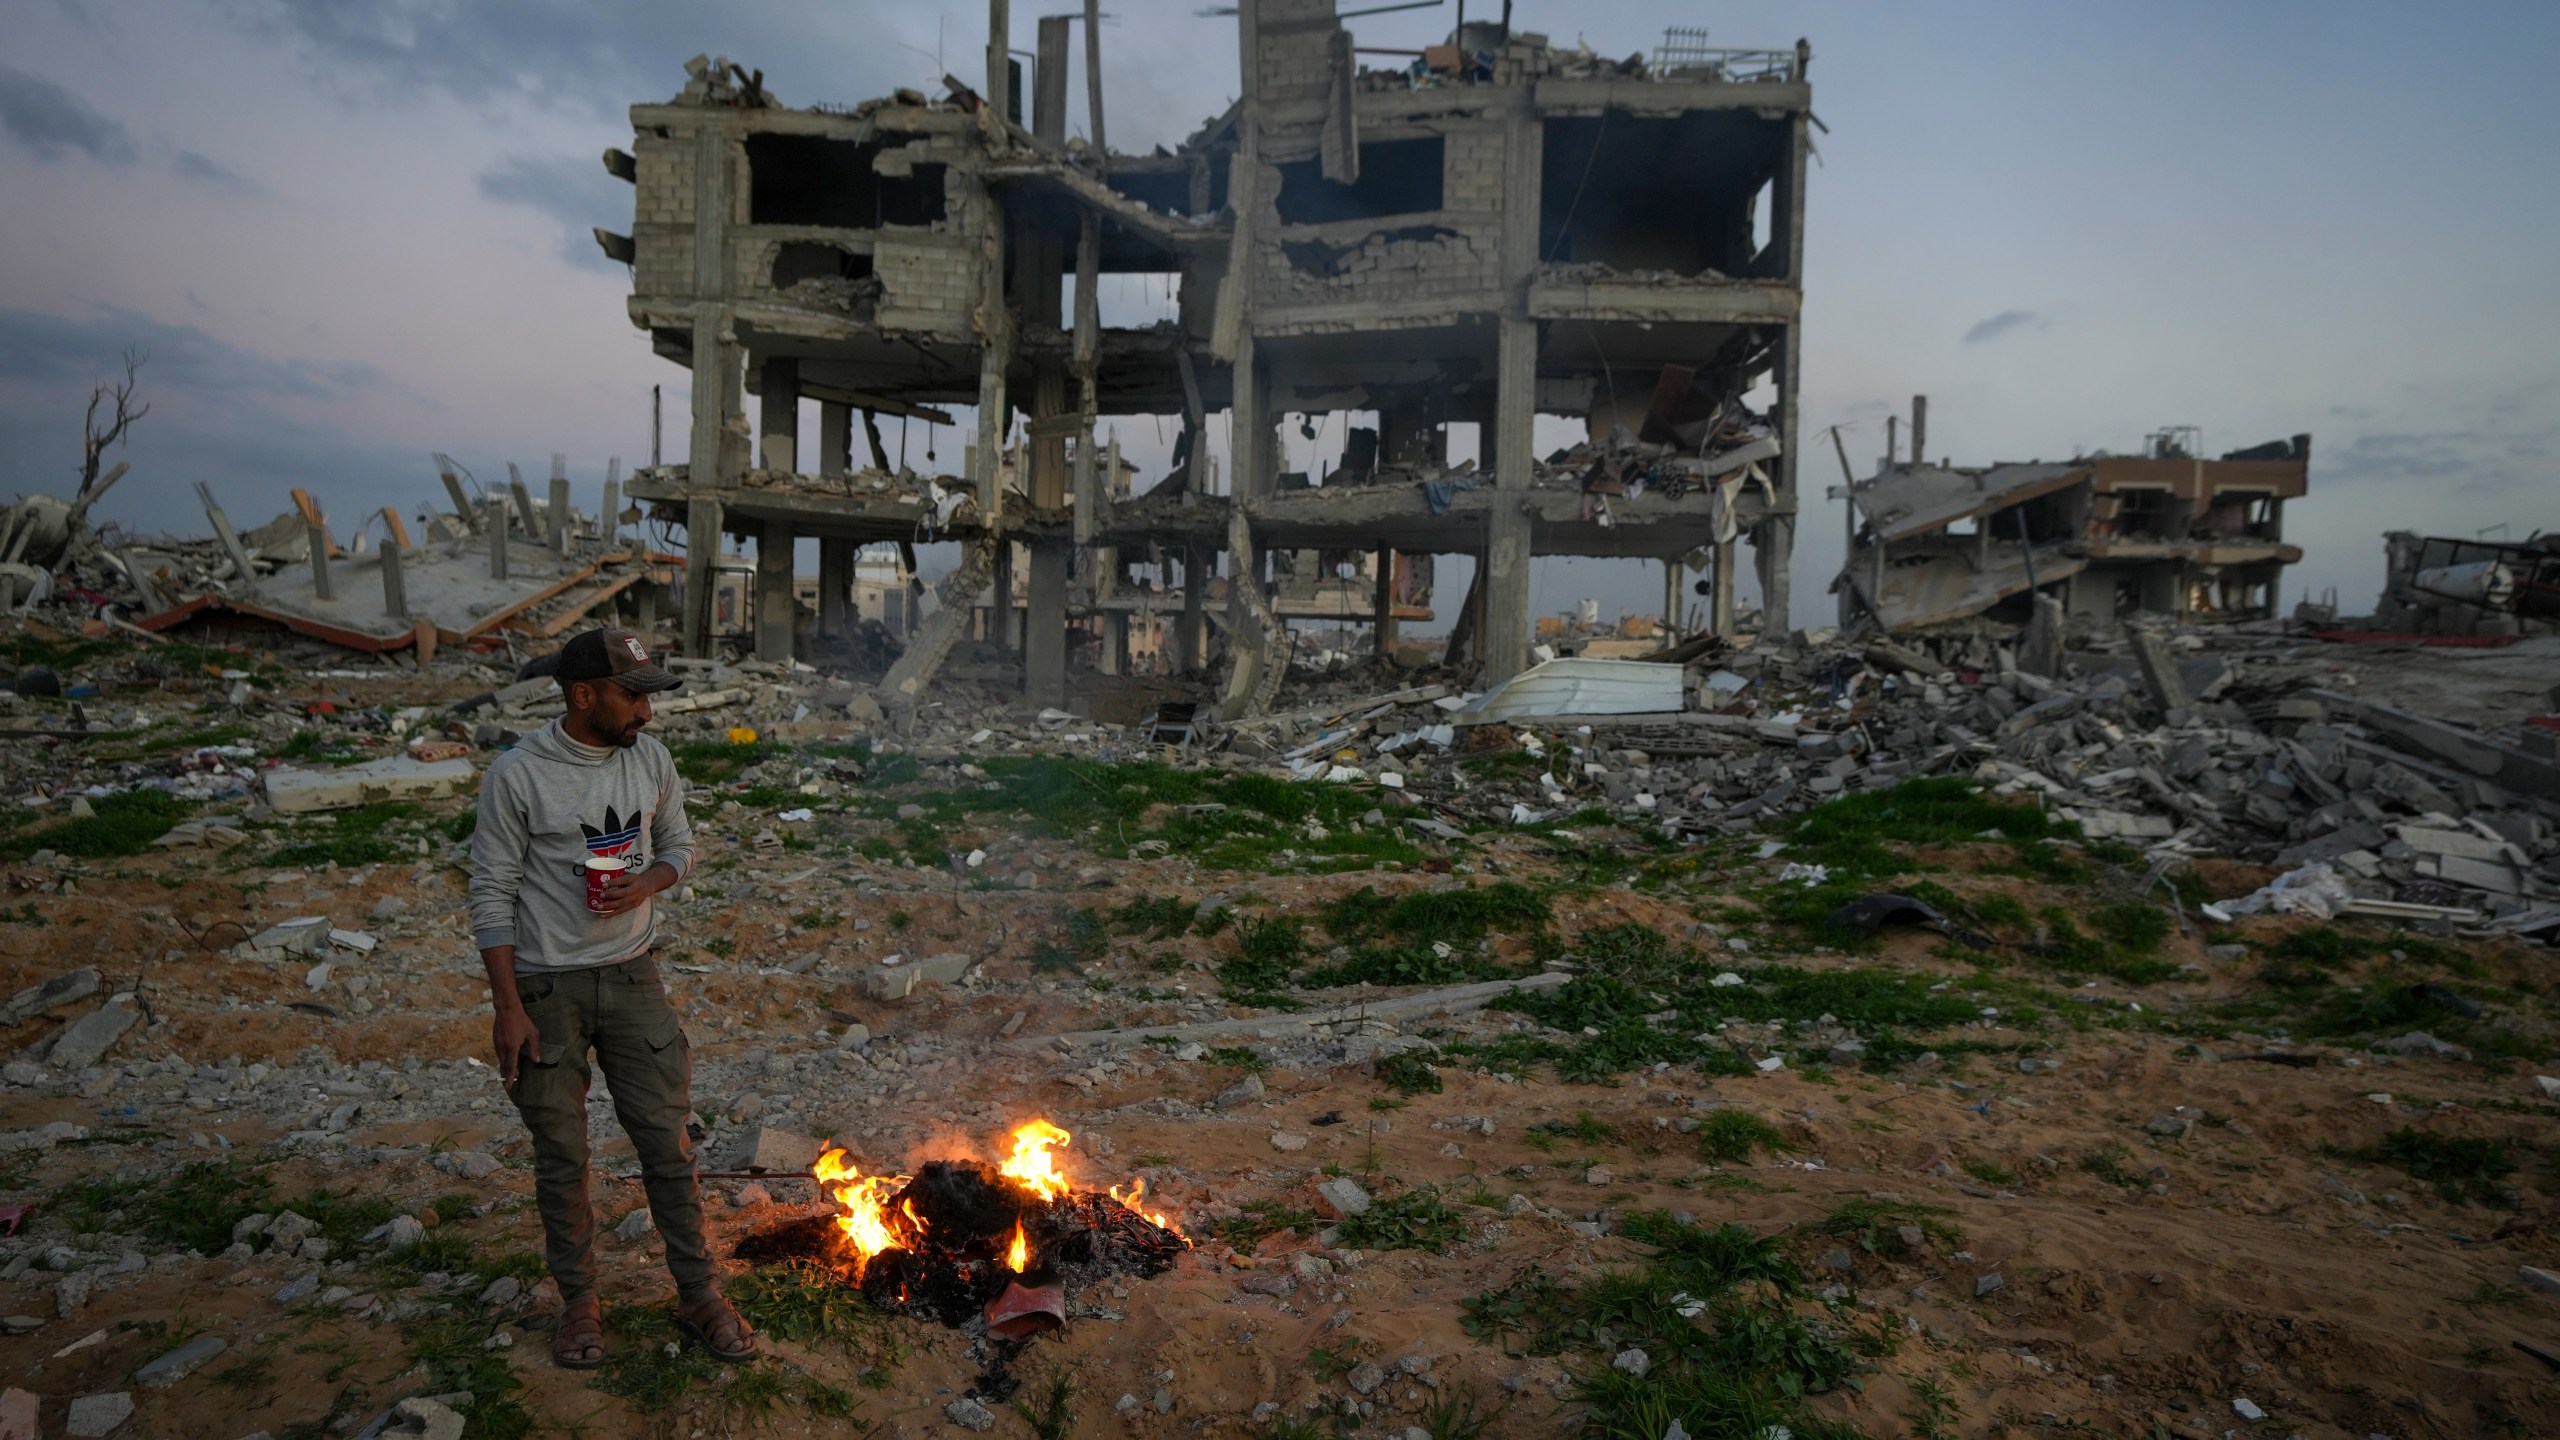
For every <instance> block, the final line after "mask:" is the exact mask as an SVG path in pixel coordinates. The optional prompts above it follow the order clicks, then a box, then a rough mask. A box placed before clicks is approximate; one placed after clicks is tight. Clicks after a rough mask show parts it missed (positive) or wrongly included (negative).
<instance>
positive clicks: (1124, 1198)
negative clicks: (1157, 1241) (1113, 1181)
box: [1111, 1175, 1182, 1237]
mask: <svg viewBox="0 0 2560 1440" xmlns="http://www.w3.org/2000/svg"><path fill="white" fill-rule="evenodd" d="M1111 1198H1112V1199H1114V1200H1117V1201H1119V1202H1120V1203H1121V1204H1123V1205H1126V1206H1128V1207H1129V1208H1130V1209H1132V1210H1136V1211H1137V1212H1138V1213H1139V1214H1141V1215H1144V1216H1146V1217H1147V1221H1148V1223H1149V1224H1152V1225H1154V1226H1155V1227H1156V1228H1157V1229H1160V1230H1169V1231H1171V1232H1172V1233H1173V1234H1174V1235H1175V1236H1177V1237H1180V1236H1181V1235H1182V1231H1181V1229H1180V1227H1178V1226H1176V1225H1175V1224H1174V1223H1173V1220H1172V1218H1171V1217H1170V1216H1165V1215H1159V1214H1157V1213H1156V1212H1154V1211H1152V1210H1147V1209H1142V1208H1140V1206H1139V1204H1138V1202H1139V1201H1141V1200H1144V1199H1146V1198H1147V1177H1145V1176H1144V1175H1141V1176H1139V1177H1138V1178H1136V1179H1134V1180H1132V1181H1130V1182H1129V1193H1128V1194H1126V1195H1123V1194H1121V1193H1120V1187H1119V1186H1117V1185H1114V1186H1112V1187H1111Z"/></svg>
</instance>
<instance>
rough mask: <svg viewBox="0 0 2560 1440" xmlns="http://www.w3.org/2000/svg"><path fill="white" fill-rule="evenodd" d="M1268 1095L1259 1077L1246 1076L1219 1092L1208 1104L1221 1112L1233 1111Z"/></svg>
mask: <svg viewBox="0 0 2560 1440" xmlns="http://www.w3.org/2000/svg"><path fill="white" fill-rule="evenodd" d="M1269 1093H1270V1091H1269V1090H1267V1089H1265V1088H1264V1086H1263V1084H1262V1077H1261V1076H1259V1075H1254V1074H1247V1075H1246V1076H1245V1077H1244V1078H1243V1079H1242V1080H1239V1081H1237V1082H1236V1083H1234V1084H1233V1085H1230V1086H1228V1087H1227V1088H1226V1089H1224V1090H1221V1091H1219V1092H1218V1098H1217V1099H1215V1100H1213V1101H1211V1102H1209V1103H1211V1104H1213V1105H1215V1106H1217V1107H1218V1108H1219V1109H1221V1110H1233V1109H1235V1108H1236V1107H1237V1106H1239V1105H1250V1104H1252V1103H1253V1102H1254V1101H1256V1100H1259V1099H1261V1098H1262V1097H1263V1096H1265V1095H1267V1094H1269Z"/></svg>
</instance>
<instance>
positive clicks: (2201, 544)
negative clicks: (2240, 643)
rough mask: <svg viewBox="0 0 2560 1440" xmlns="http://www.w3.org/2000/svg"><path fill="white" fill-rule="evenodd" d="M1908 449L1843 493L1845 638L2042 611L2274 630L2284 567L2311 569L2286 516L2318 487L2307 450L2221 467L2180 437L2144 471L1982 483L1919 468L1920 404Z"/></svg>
mask: <svg viewBox="0 0 2560 1440" xmlns="http://www.w3.org/2000/svg"><path fill="white" fill-rule="evenodd" d="M1896 433H1897V432H1896V431H1895V430H1892V429H1888V431H1887V437H1888V438H1887V442H1886V444H1887V453H1886V455H1885V457H1884V460H1883V463H1882V464H1881V465H1880V466H1879V467H1878V468H1877V471H1876V473H1875V475H1874V476H1872V477H1871V478H1869V479H1867V480H1865V481H1861V482H1858V483H1855V484H1852V485H1850V486H1848V487H1846V490H1845V498H1846V499H1847V500H1848V502H1849V505H1848V510H1847V517H1848V527H1849V534H1848V559H1847V561H1846V563H1845V564H1844V565H1843V566H1842V567H1841V572H1840V576H1839V579H1838V580H1837V581H1836V582H1835V583H1834V585H1833V590H1834V592H1835V593H1836V594H1837V595H1838V596H1839V600H1840V622H1841V624H1842V625H1843V626H1844V627H1847V626H1852V625H1860V624H1864V625H1868V626H1872V627H1874V628H1877V629H1881V630H1883V631H1886V632H1888V633H1893V634H1910V633H1925V632H1928V631H1931V630H1933V629H1938V628H1943V627H1948V626H1957V627H1962V626H1966V625H1969V624H1971V623H1973V622H1975V621H1976V620H1978V619H1987V620H1989V621H1992V622H1995V623H2006V624H2010V625H2024V624H2026V623H2027V622H2028V621H2029V620H2031V619H2032V618H2033V615H2034V604H2035V597H2037V596H2040V595H2041V596H2044V597H2048V598H2050V599H2051V600H2052V601H2053V602H2055V603H2056V604H2057V605H2058V606H2059V607H2060V609H2061V611H2062V613H2063V614H2064V615H2066V616H2069V617H2073V618H2077V619H2082V620H2086V621H2091V622H2095V623H2100V624H2104V623H2109V622H2112V621H2115V620H2118V619H2121V618H2123V617H2126V616H2130V615H2136V614H2153V615H2161V616H2173V617H2177V618H2179V619H2184V620H2195V621H2228V620H2268V619H2273V618H2274V617H2275V615H2276V603H2277V594H2276V592H2277V584H2278V581H2279V580H2280V579H2281V578H2282V576H2283V573H2284V567H2285V566H2287V565H2290V564H2293V563H2295V562H2297V561H2299V560H2300V559H2301V558H2302V551H2301V549H2300V547H2298V546H2294V545H2289V544H2287V543H2285V539H2284V505H2285V502H2286V501H2288V500H2298V499H2300V498H2302V496H2303V494H2304V493H2305V491H2306V489H2307V487H2308V483H2309V478H2310V471H2311V437H2310V436H2308V435H2296V436H2294V437H2293V438H2292V439H2290V440H2279V441H2274V442H2271V443H2269V444H2265V445H2258V446H2253V447H2250V448H2249V449H2246V450H2236V451H2232V452H2230V453H2229V454H2226V455H2223V456H2222V457H2220V458H2219V459H2212V460H2208V459H2205V458H2204V457H2203V456H2202V455H2201V454H2200V453H2199V452H2200V450H2201V448H2202V447H2201V445H2200V444H2199V443H2198V437H2197V436H2196V434H2195V432H2194V431H2192V430H2182V429H2170V430H2162V431H2158V432H2155V433H2154V434H2152V435H2151V436H2150V437H2148V438H2147V439H2146V441H2145V442H2144V446H2143V453H2141V454H2139V455H2094V456H2087V457H2083V458H2079V459H2074V460H2070V461H2065V462H2061V463H2050V464H2049V463H2045V462H2042V461H2034V462H2028V463H2024V464H2002V465H1991V466H1986V467H1982V468H1978V469H1968V468H1961V467H1956V466H1950V465H1948V464H1946V463H1945V462H1944V461H1940V462H1938V463H1936V464H1930V463H1928V462H1927V461H1925V460H1923V459H1921V458H1920V457H1921V456H1923V455H1925V454H1926V447H1927V444H1928V402H1927V400H1926V398H1925V397H1921V398H1915V399H1914V400H1913V402H1912V416H1911V442H1912V443H1911V456H1910V457H1909V458H1903V457H1901V456H1899V455H1897V454H1895V453H1894V451H1895V449H1896V448H1897V441H1896V439H1895V438H1894V437H1895V435H1896ZM1845 464H1846V462H1845V459H1844V462H1843V465H1844V468H1845ZM1833 493H1834V494H1835V495H1841V494H1843V493H1844V492H1840V491H1835V492H1833Z"/></svg>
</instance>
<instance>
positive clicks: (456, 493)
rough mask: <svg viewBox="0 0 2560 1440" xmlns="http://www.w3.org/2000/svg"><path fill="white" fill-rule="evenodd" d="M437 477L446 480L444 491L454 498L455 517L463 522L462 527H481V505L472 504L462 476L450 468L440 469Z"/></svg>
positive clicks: (465, 528) (471, 528) (470, 528)
mask: <svg viewBox="0 0 2560 1440" xmlns="http://www.w3.org/2000/svg"><path fill="white" fill-rule="evenodd" d="M436 478H437V479H439V480H442V481H443V482H444V493H445V494H446V495H447V496H448V497H449V498H451V499H452V501H453V514H454V518H455V519H457V520H460V521H461V522H462V528H463V529H464V530H466V531H470V530H477V529H479V528H480V507H479V506H477V505H474V504H472V503H471V497H470V495H469V494H467V493H466V492H465V491H464V490H463V488H462V477H461V476H459V475H456V474H454V473H453V472H452V471H450V470H439V471H437V472H436Z"/></svg>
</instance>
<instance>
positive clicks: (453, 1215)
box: [429, 1190, 480, 1225]
mask: <svg viewBox="0 0 2560 1440" xmlns="http://www.w3.org/2000/svg"><path fill="white" fill-rule="evenodd" d="M429 1208H430V1209H433V1210H434V1211H435V1212H436V1219H437V1220H438V1221H439V1222H441V1223H443V1224H446V1225H458V1224H460V1223H462V1222H463V1221H465V1220H468V1219H470V1218H471V1216H472V1214H473V1212H475V1211H477V1210H478V1209H479V1208H480V1202H479V1201H478V1200H477V1199H475V1198H473V1197H472V1196H469V1195H465V1194H463V1193H462V1192H461V1191H459V1190H448V1191H446V1192H445V1193H444V1194H442V1195H439V1196H437V1197H436V1200H435V1204H434V1205H432V1206H430V1207H429Z"/></svg>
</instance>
